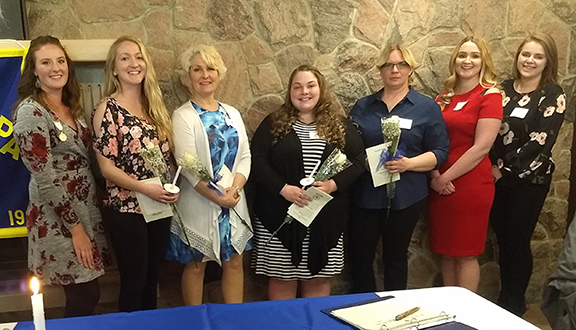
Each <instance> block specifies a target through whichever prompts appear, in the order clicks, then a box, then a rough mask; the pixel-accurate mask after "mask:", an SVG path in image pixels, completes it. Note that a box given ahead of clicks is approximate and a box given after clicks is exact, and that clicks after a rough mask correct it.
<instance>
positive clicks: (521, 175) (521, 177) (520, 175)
mask: <svg viewBox="0 0 576 330" xmlns="http://www.w3.org/2000/svg"><path fill="white" fill-rule="evenodd" d="M530 173H532V172H531V171H530V170H526V171H524V172H522V173H520V174H518V177H519V178H520V179H523V178H525V177H527V176H528V175H530Z"/></svg>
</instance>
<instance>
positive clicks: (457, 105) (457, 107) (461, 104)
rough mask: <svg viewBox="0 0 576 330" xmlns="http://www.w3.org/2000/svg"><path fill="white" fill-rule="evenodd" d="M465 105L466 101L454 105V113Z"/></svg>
mask: <svg viewBox="0 0 576 330" xmlns="http://www.w3.org/2000/svg"><path fill="white" fill-rule="evenodd" d="M466 103H468V101H464V102H458V103H457V104H456V106H455V107H454V111H458V110H462V108H464V106H465V105H466Z"/></svg>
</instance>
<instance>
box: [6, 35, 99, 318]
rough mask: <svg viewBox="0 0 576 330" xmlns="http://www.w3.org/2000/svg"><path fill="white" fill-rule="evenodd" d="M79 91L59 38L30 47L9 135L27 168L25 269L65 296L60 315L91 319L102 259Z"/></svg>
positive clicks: (87, 132)
mask: <svg viewBox="0 0 576 330" xmlns="http://www.w3.org/2000/svg"><path fill="white" fill-rule="evenodd" d="M83 114H84V111H83V109H82V106H81V103H80V86H79V84H78V80H77V79H76V77H75V76H74V67H73V64H72V62H71V61H70V58H69V57H68V55H67V54H66V52H65V50H64V48H63V47H62V45H61V44H60V41H59V40H58V39H56V38H54V37H50V36H44V37H38V38H36V39H34V40H33V41H32V42H31V43H30V50H29V51H28V55H26V59H25V65H24V71H23V73H22V78H21V80H20V83H19V84H18V100H17V102H16V107H15V109H14V113H13V117H14V137H15V138H16V141H17V143H18V146H19V147H20V154H21V155H22V161H23V162H24V164H25V165H26V167H27V168H28V170H29V171H30V184H29V195H30V203H29V206H28V210H27V219H28V266H29V268H30V270H31V271H32V272H33V273H34V274H35V276H37V277H39V278H40V280H41V281H42V282H43V283H44V284H59V285H62V286H63V287H64V292H65V294H66V311H65V316H66V317H72V316H83V315H91V314H92V313H93V311H94V308H95V307H96V304H97V303H98V299H99V298H100V288H99V285H98V277H99V276H100V275H102V274H104V262H105V260H108V253H107V248H106V239H105V237H104V233H103V227H102V219H101V217H100V211H99V210H98V205H97V200H96V197H95V190H96V185H95V183H94V177H93V176H92V173H91V172H90V163H91V162H90V157H89V150H90V149H91V136H90V129H89V128H88V126H87V125H86V121H85V120H84V118H83Z"/></svg>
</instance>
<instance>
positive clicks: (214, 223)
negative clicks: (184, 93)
mask: <svg viewBox="0 0 576 330" xmlns="http://www.w3.org/2000/svg"><path fill="white" fill-rule="evenodd" d="M180 62H181V66H182V69H183V72H182V75H181V78H182V82H183V83H184V84H185V85H186V86H187V87H188V89H189V91H190V93H191V95H192V97H191V99H190V101H189V102H186V103H184V104H183V105H182V106H181V107H180V108H178V109H177V110H176V111H175V112H174V114H173V116H172V122H173V125H174V145H175V149H174V151H175V152H174V154H175V156H176V158H177V159H180V158H182V157H184V155H186V154H190V155H194V156H196V157H197V159H198V160H199V162H200V163H201V164H202V165H203V166H205V167H206V168H207V169H208V171H209V172H210V175H211V177H212V178H214V177H215V174H217V173H222V174H223V175H222V176H223V177H224V176H232V183H231V185H230V186H229V187H223V188H225V189H224V190H223V191H218V190H217V189H214V188H213V187H212V186H211V185H210V183H209V182H208V181H206V180H205V179H204V178H201V177H199V176H198V173H191V172H189V171H186V170H185V171H184V172H183V173H184V178H185V179H184V180H182V181H181V184H180V185H181V189H182V190H181V195H182V196H181V199H180V202H179V203H178V208H179V210H180V213H181V215H182V219H181V220H182V225H183V228H181V227H180V226H176V227H174V226H173V228H179V229H178V230H174V231H173V233H172V234H171V238H170V247H169V249H168V259H172V260H177V261H179V262H181V263H185V264H186V267H185V268H184V273H183V274H182V293H183V296H184V302H185V303H186V304H187V305H199V304H201V303H202V294H203V283H204V273H205V269H206V263H207V262H208V261H211V260H213V261H216V262H218V263H219V264H220V265H222V293H223V295H224V302H226V303H241V302H242V301H243V294H244V271H243V267H242V255H243V254H242V253H243V252H244V251H246V250H250V249H251V247H252V245H251V242H250V241H249V240H250V238H251V237H252V229H251V227H250V219H249V214H248V207H247V204H246V197H245V195H244V191H243V188H244V185H245V184H246V180H247V179H248V175H249V174H250V147H249V145H248V136H247V135H246V129H245V128H244V123H243V122H242V117H241V115H240V112H238V110H236V109H235V108H234V107H232V106H229V105H227V104H224V103H221V102H218V101H216V99H215V98H214V93H215V92H216V88H217V87H218V83H219V82H220V80H221V79H222V78H223V76H224V73H225V72H226V67H225V66H224V62H223V61H222V57H220V54H218V52H217V51H216V49H215V48H214V47H211V46H204V45H201V46H198V47H195V48H191V49H189V50H188V51H186V52H185V53H184V54H182V56H181V58H180ZM224 173H228V174H224Z"/></svg>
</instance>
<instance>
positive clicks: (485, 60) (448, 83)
mask: <svg viewBox="0 0 576 330" xmlns="http://www.w3.org/2000/svg"><path fill="white" fill-rule="evenodd" d="M466 42H473V43H474V44H475V45H476V46H478V49H479V50H480V59H481V60H482V66H481V68H480V74H479V75H478V83H479V84H481V85H482V86H483V87H485V88H490V87H497V86H498V75H497V74H496V69H495V67H494V60H492V51H491V50H490V46H489V45H488V42H486V40H485V39H484V38H481V37H475V36H468V37H465V38H464V39H462V40H460V42H459V43H458V45H456V47H454V51H453V52H452V55H451V56H450V63H449V64H448V78H446V80H445V81H444V94H442V96H440V103H443V104H448V103H450V100H452V98H453V97H454V94H455V93H454V88H455V87H456V86H457V85H458V83H459V79H460V77H459V76H458V74H457V73H456V57H458V53H459V52H460V47H461V46H462V45H463V44H464V43H466Z"/></svg>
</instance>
